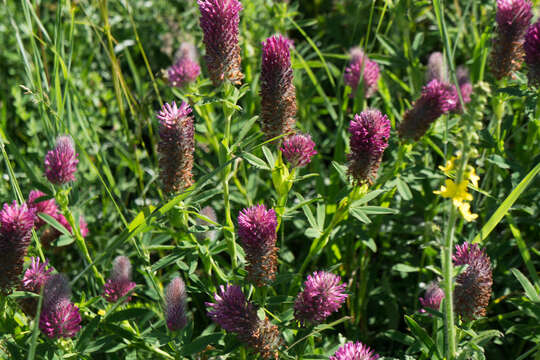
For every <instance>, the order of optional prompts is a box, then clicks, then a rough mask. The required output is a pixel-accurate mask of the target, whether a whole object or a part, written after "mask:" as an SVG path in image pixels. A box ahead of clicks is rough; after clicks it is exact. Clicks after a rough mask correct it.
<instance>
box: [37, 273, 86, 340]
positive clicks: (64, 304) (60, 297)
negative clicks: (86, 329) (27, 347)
mask: <svg viewBox="0 0 540 360" xmlns="http://www.w3.org/2000/svg"><path fill="white" fill-rule="evenodd" d="M70 297H71V289H70V287H69V282H68V280H67V278H66V277H65V276H64V275H62V274H55V275H51V276H49V278H48V279H47V281H46V282H45V285H44V286H43V309H42V311H41V316H40V319H39V328H40V329H41V331H42V332H43V333H44V334H45V335H47V336H48V337H49V338H51V339H58V338H60V337H64V338H70V337H74V336H75V335H76V334H77V333H78V332H79V330H81V325H80V323H81V315H80V314H79V308H78V307H77V306H75V305H74V304H72V303H71V301H70V300H69V299H70Z"/></svg>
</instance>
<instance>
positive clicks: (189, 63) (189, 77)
mask: <svg viewBox="0 0 540 360" xmlns="http://www.w3.org/2000/svg"><path fill="white" fill-rule="evenodd" d="M200 73H201V68H200V66H199V61H198V56H197V49H195V46H194V45H193V44H192V43H189V42H185V43H182V45H180V49H179V50H178V53H177V56H176V60H175V63H174V64H173V65H172V66H171V67H170V68H169V69H168V70H167V79H168V80H169V84H170V85H171V86H175V87H184V86H186V85H187V84H189V83H191V82H193V81H195V80H196V79H197V77H198V76H199V74H200Z"/></svg>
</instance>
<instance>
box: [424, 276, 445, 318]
mask: <svg viewBox="0 0 540 360" xmlns="http://www.w3.org/2000/svg"><path fill="white" fill-rule="evenodd" d="M442 299H444V291H443V289H441V288H440V287H439V285H438V284H437V283H434V282H432V283H431V284H429V285H428V287H427V289H426V293H425V294H424V297H423V298H419V300H420V304H422V306H423V307H424V308H430V309H433V310H439V307H440V306H441V302H442ZM420 312H422V313H424V312H426V310H424V309H421V310H420Z"/></svg>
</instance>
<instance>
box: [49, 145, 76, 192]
mask: <svg viewBox="0 0 540 360" xmlns="http://www.w3.org/2000/svg"><path fill="white" fill-rule="evenodd" d="M78 156H79V154H77V153H75V144H74V143H73V139H72V138H71V136H69V135H62V136H59V137H58V138H56V145H55V147H54V149H53V150H50V151H49V152H47V155H46V156H45V176H47V179H48V180H49V181H50V182H51V183H52V184H56V185H61V184H66V183H68V182H71V181H75V172H76V171H77V164H78V163H79V159H77V157H78Z"/></svg>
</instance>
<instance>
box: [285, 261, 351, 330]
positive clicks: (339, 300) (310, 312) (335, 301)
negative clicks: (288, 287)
mask: <svg viewBox="0 0 540 360" xmlns="http://www.w3.org/2000/svg"><path fill="white" fill-rule="evenodd" d="M346 288H347V285H345V284H343V283H341V278H340V277H339V276H338V275H335V274H332V273H329V272H325V271H316V272H314V273H313V274H312V275H308V277H307V280H306V281H305V282H304V290H303V291H302V292H300V293H299V294H298V296H297V298H296V301H295V302H294V317H295V318H296V320H298V321H300V322H301V323H302V324H306V323H311V324H318V323H321V322H323V321H324V320H325V319H326V318H327V317H328V316H330V315H331V314H332V313H333V312H336V311H338V310H339V308H340V307H341V305H343V303H344V302H345V299H346V298H347V294H346V293H345V290H346Z"/></svg>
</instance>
